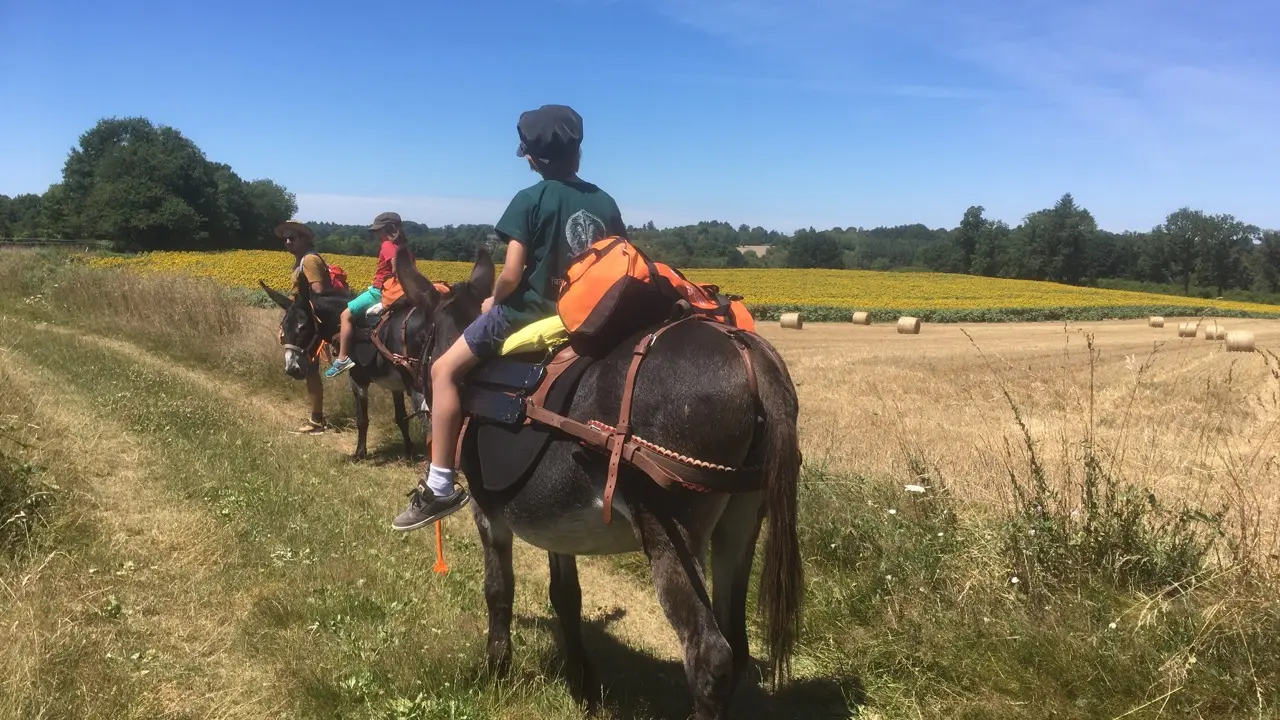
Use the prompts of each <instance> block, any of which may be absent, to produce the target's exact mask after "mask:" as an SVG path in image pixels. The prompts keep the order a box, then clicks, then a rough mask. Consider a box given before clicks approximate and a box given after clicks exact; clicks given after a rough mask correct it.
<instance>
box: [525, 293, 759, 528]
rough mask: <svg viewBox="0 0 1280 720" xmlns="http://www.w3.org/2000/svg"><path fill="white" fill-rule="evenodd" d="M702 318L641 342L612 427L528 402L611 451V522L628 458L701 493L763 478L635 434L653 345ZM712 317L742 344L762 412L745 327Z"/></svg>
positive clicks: (552, 422) (539, 415)
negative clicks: (639, 388) (671, 451)
mask: <svg viewBox="0 0 1280 720" xmlns="http://www.w3.org/2000/svg"><path fill="white" fill-rule="evenodd" d="M697 319H700V316H690V317H686V318H684V319H681V320H678V321H676V322H673V323H670V324H668V325H664V326H662V327H661V328H659V329H658V330H656V331H654V332H652V333H650V334H648V335H645V336H644V337H643V338H642V339H641V340H640V341H639V342H638V343H636V346H635V349H634V350H633V351H632V353H631V363H630V365H629V366H628V368H627V379H626V384H625V385H624V386H623V390H622V403H621V408H620V410H619V412H618V424H617V425H615V426H614V427H612V428H608V429H607V430H606V429H604V428H607V427H608V426H603V427H601V426H598V425H596V424H587V423H581V422H578V421H577V420H573V419H571V418H567V417H564V416H563V415H559V414H557V413H554V412H551V411H550V410H547V409H546V408H545V407H543V406H542V403H541V398H538V397H537V396H536V395H535V396H534V397H533V398H529V399H527V400H526V401H525V416H526V417H527V418H528V419H529V420H532V421H534V422H540V423H543V424H545V425H549V426H551V427H554V428H556V429H557V430H560V431H561V432H564V433H566V434H568V435H571V436H573V437H575V438H578V439H579V440H581V441H582V442H584V443H586V444H588V445H592V446H595V447H596V448H598V449H600V450H603V451H605V452H607V453H608V454H609V472H608V475H607V477H606V480H605V488H604V521H605V523H609V522H611V521H612V518H613V496H614V493H615V492H616V490H617V484H618V471H619V469H620V468H621V466H622V463H623V462H624V461H625V462H627V463H628V464H631V465H633V466H635V467H636V468H638V469H639V470H641V471H643V472H644V473H645V474H646V475H648V476H649V477H650V478H651V479H652V480H653V481H654V482H655V483H657V484H658V485H659V486H660V487H662V488H664V489H665V488H670V487H671V486H673V485H680V486H682V487H685V488H689V489H692V490H697V491H701V492H715V491H720V492H732V491H735V490H737V491H741V490H748V489H755V488H754V486H753V484H751V483H749V482H748V481H751V480H755V481H756V482H758V478H757V477H756V474H755V473H752V472H751V471H749V470H743V469H738V470H722V469H717V468H714V467H712V466H710V465H709V464H707V463H701V465H706V466H707V467H700V466H699V464H693V463H696V461H691V463H681V462H679V461H678V460H674V459H671V458H668V457H665V456H663V455H662V454H661V453H659V452H656V451H654V450H651V449H649V448H647V447H645V446H644V445H643V444H642V443H641V442H639V441H638V438H635V437H633V436H632V434H631V401H632V398H633V397H634V395H635V387H636V379H637V378H638V377H639V373H640V365H641V363H643V362H644V359H645V357H646V356H647V355H648V353H649V350H650V348H652V347H653V345H654V343H655V342H656V341H657V339H658V337H659V336H661V335H662V334H663V333H665V332H666V331H667V330H669V329H671V328H673V327H675V326H676V325H678V324H680V323H682V322H686V321H688V320H697ZM706 321H707V322H708V323H709V324H710V326H711V327H714V328H716V329H717V330H720V331H721V332H723V333H724V334H726V335H728V336H729V337H730V338H732V339H733V341H734V344H735V345H736V346H737V348H738V353H739V355H740V356H741V357H742V360H743V365H744V370H745V371H746V373H747V388H748V390H749V392H750V393H751V396H752V399H753V401H754V402H755V405H756V409H757V411H758V410H759V405H760V398H759V395H758V393H757V390H758V387H759V385H758V382H757V379H756V373H755V367H754V366H753V365H752V364H751V357H750V354H749V351H748V347H747V345H746V342H745V341H743V340H742V338H741V334H742V333H743V332H744V331H743V330H741V329H739V328H733V327H729V326H727V325H725V324H723V323H720V322H716V321H714V320H706ZM556 360H559V356H557V358H556ZM553 362H555V361H553ZM540 389H541V388H540ZM535 400H536V401H535Z"/></svg>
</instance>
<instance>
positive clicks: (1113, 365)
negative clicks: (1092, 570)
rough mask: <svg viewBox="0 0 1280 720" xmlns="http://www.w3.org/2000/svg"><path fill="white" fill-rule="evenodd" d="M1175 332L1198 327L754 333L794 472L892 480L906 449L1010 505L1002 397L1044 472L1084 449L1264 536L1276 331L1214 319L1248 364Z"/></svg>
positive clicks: (982, 502)
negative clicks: (1219, 506)
mask: <svg viewBox="0 0 1280 720" xmlns="http://www.w3.org/2000/svg"><path fill="white" fill-rule="evenodd" d="M1183 321H1189V322H1193V323H1194V322H1196V321H1197V318H1173V317H1169V318H1166V322H1165V326H1164V327H1163V328H1151V327H1148V326H1147V323H1146V321H1144V320H1123V321H1105V322H1074V323H1061V322H1059V323H958V324H945V325H925V326H924V328H923V329H922V331H921V334H920V335H899V334H898V333H897V331H896V329H895V328H894V326H893V325H891V324H882V325H872V326H867V327H863V326H850V325H848V324H835V323H833V324H806V325H805V326H804V329H803V330H800V331H795V330H784V329H780V328H778V326H777V324H776V323H767V324H762V328H761V333H762V334H763V335H764V336H765V337H767V338H769V339H770V340H771V341H774V342H776V343H777V344H778V346H779V347H780V348H781V349H782V352H783V353H784V355H785V356H786V358H787V361H788V363H789V367H790V368H791V370H792V372H793V374H794V376H795V379H796V382H797V384H798V386H799V393H800V400H801V406H802V408H803V409H804V412H803V413H802V418H801V419H802V422H803V423H804V424H803V427H802V431H803V440H804V445H805V457H806V458H807V459H808V461H809V462H819V461H820V462H823V463H826V464H829V466H830V467H832V468H833V469H838V470H840V471H842V472H855V473H860V474H895V473H896V474H901V473H903V472H904V471H906V470H907V467H906V464H905V463H906V456H905V455H904V452H903V450H904V449H910V450H911V451H912V452H914V453H918V454H920V455H922V456H923V457H924V458H925V459H927V461H928V462H929V463H930V464H932V465H934V466H935V467H936V469H937V470H938V471H939V472H940V473H941V474H942V475H943V476H944V477H947V478H949V479H950V480H951V484H950V487H951V488H952V490H953V491H954V492H955V493H956V494H957V495H958V496H959V497H961V498H964V499H965V500H967V501H972V502H973V503H974V504H976V505H978V506H982V507H996V506H999V504H1000V503H1002V502H1004V501H1005V500H1006V499H1007V498H1008V495H1009V482H1008V470H1007V468H1006V466H1005V463H1004V458H1006V457H1007V456H1008V455H1009V454H1010V453H1012V454H1013V456H1014V457H1018V458H1021V457H1022V456H1023V455H1024V454H1025V448H1023V447H1022V445H1023V442H1022V438H1021V431H1020V429H1019V427H1018V426H1017V424H1016V423H1015V418H1014V415H1013V412H1012V408H1011V405H1010V400H1012V401H1013V402H1014V403H1015V404H1016V405H1017V408H1018V412H1019V413H1020V414H1021V416H1022V419H1023V421H1024V422H1025V423H1026V425H1027V426H1028V428H1029V430H1030V431H1031V433H1032V435H1033V436H1034V437H1035V438H1036V439H1037V440H1038V441H1039V442H1040V447H1039V448H1038V449H1039V451H1040V452H1041V453H1042V460H1043V461H1044V462H1046V463H1054V464H1056V465H1057V467H1056V468H1055V469H1056V470H1057V471H1058V472H1059V474H1062V473H1066V472H1067V471H1068V470H1069V469H1070V468H1071V467H1072V466H1073V465H1078V460H1079V452H1080V445H1081V443H1082V442H1084V441H1085V440H1086V439H1091V440H1092V442H1093V444H1094V446H1095V447H1097V448H1098V450H1099V451H1100V452H1102V453H1105V454H1107V455H1108V456H1109V457H1113V458H1114V461H1115V464H1114V465H1113V469H1115V470H1118V471H1120V472H1121V473H1122V474H1123V475H1124V476H1125V477H1126V478H1128V479H1129V480H1131V481H1134V482H1139V483H1141V484H1143V485H1146V486H1149V487H1150V488H1151V489H1152V490H1154V491H1156V492H1157V493H1160V494H1161V495H1163V494H1165V493H1169V494H1172V495H1174V496H1178V497H1187V498H1191V499H1194V500H1196V501H1197V502H1206V501H1210V500H1220V499H1227V500H1231V501H1234V500H1237V499H1240V498H1239V497H1237V495H1238V494H1243V496H1244V497H1246V498H1248V499H1249V501H1250V502H1249V505H1251V506H1252V505H1255V504H1256V507H1257V509H1258V510H1259V511H1260V514H1261V515H1262V520H1263V522H1264V526H1265V527H1266V528H1267V529H1268V533H1271V534H1273V533H1274V523H1275V521H1276V518H1277V515H1276V513H1275V511H1276V510H1277V509H1280V471H1278V470H1277V463H1278V458H1280V445H1278V444H1277V440H1280V427H1278V426H1277V425H1278V423H1280V381H1278V380H1277V374H1276V373H1277V372H1280V365H1277V362H1276V359H1275V358H1274V357H1271V356H1270V355H1269V353H1268V352H1267V351H1268V349H1271V348H1280V322H1278V321H1273V320H1256V319H1231V320H1224V321H1222V324H1223V325H1225V326H1226V327H1228V328H1229V329H1231V330H1246V331H1249V332H1252V333H1253V334H1254V337H1255V339H1256V343H1257V347H1258V350H1259V352H1255V353H1234V352H1227V351H1226V349H1225V343H1223V342H1221V341H1210V340H1206V339H1205V338H1204V330H1203V329H1201V331H1200V332H1199V334H1198V335H1197V336H1196V337H1195V338H1179V337H1178V332H1177V325H1178V323H1180V322H1183ZM1089 335H1092V340H1090V338H1089ZM1090 342H1092V344H1093V348H1092V349H1091V348H1090V347H1089V343H1090ZM1091 355H1092V357H1093V361H1092V362H1091V361H1090V357H1091ZM1090 383H1092V385H1093V392H1092V393H1090ZM1006 392H1007V393H1008V395H1007V396H1006V394H1005V393H1006ZM1091 415H1092V434H1090V420H1091ZM1268 542H1271V541H1270V540H1268Z"/></svg>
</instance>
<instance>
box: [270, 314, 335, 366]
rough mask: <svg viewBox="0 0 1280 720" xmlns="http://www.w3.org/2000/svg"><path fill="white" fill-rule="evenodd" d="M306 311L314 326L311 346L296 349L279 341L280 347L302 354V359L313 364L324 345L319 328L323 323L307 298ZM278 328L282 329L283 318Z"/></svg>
mask: <svg viewBox="0 0 1280 720" xmlns="http://www.w3.org/2000/svg"><path fill="white" fill-rule="evenodd" d="M307 311H308V314H309V315H310V316H311V322H313V323H315V326H316V336H315V339H314V340H312V341H311V344H310V345H309V346H307V347H306V348H301V347H298V346H297V345H291V344H289V343H287V342H284V340H281V341H280V345H281V346H282V347H283V348H284V349H285V350H293V351H294V352H297V353H302V355H303V356H304V357H306V358H307V359H308V360H309V361H310V362H312V363H314V362H315V361H316V359H317V358H319V357H320V352H321V351H322V350H323V349H324V343H325V340H324V332H322V331H321V328H322V327H324V323H323V322H322V321H321V320H320V317H319V316H318V315H316V306H315V303H313V302H312V301H311V299H310V298H307ZM280 327H281V329H284V319H283V318H281V320H280Z"/></svg>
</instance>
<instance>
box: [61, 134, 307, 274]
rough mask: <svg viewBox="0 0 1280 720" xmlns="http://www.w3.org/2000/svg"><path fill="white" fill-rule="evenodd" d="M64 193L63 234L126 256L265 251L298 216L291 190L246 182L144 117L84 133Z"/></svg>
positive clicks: (71, 158)
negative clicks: (274, 235)
mask: <svg viewBox="0 0 1280 720" xmlns="http://www.w3.org/2000/svg"><path fill="white" fill-rule="evenodd" d="M59 195H60V197H59V203H60V207H59V208H57V213H56V214H57V215H58V216H59V218H60V222H61V223H63V227H62V228H61V230H62V232H63V233H64V234H72V235H75V236H77V237H84V238H95V239H101V240H106V241H108V242H110V243H111V245H112V246H113V247H115V248H116V249H120V250H162V249H216V248H231V247H262V246H265V245H266V244H267V243H268V242H270V238H271V229H272V228H274V227H275V225H277V224H279V223H280V222H282V221H283V220H287V219H288V218H289V217H290V216H291V215H293V214H294V213H295V212H296V211H297V203H296V201H295V199H294V198H293V196H292V195H291V194H289V193H288V192H287V191H285V189H284V188H282V187H280V186H278V185H275V184H274V183H271V182H270V181H257V182H256V183H245V182H244V181H243V180H241V179H240V177H239V176H237V175H236V174H235V172H233V171H232V170H231V168H230V167H228V166H227V165H224V164H220V163H214V162H211V161H210V160H209V159H208V158H206V157H205V155H204V153H203V152H202V151H201V150H200V148H199V147H197V146H196V144H195V143H194V142H192V141H191V140H190V139H188V138H187V137H185V136H184V135H183V134H182V133H181V132H179V131H178V130H176V129H175V128H172V127H168V126H157V125H154V124H152V123H151V121H149V120H147V119H146V118H138V117H132V118H107V119H103V120H101V121H99V122H98V123H97V124H96V125H95V126H94V127H93V128H91V129H89V130H88V131H86V132H85V133H84V134H82V135H81V136H80V142H79V146H78V147H76V148H75V149H73V150H72V151H71V153H70V155H69V156H68V157H67V161H66V163H65V165H64V166H63V172H62V183H61V189H60V191H59Z"/></svg>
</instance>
